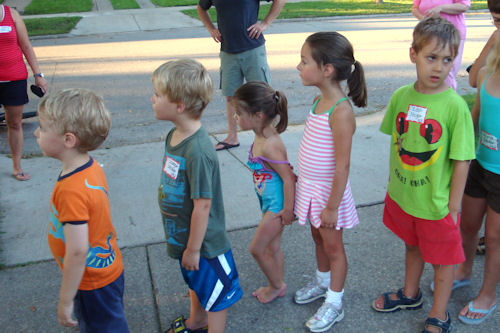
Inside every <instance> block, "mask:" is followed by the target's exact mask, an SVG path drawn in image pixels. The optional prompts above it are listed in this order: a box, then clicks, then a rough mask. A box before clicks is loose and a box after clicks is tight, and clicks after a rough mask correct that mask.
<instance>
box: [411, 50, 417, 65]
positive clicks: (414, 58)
mask: <svg viewBox="0 0 500 333" xmlns="http://www.w3.org/2000/svg"><path fill="white" fill-rule="evenodd" d="M410 60H411V62H412V63H416V62H417V51H415V49H414V48H413V47H410Z"/></svg>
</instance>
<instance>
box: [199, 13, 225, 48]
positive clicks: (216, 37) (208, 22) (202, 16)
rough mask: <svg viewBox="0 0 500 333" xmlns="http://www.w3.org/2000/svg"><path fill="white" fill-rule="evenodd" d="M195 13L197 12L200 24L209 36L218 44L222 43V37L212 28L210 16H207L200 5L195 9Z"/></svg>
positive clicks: (216, 29) (217, 30)
mask: <svg viewBox="0 0 500 333" xmlns="http://www.w3.org/2000/svg"><path fill="white" fill-rule="evenodd" d="M196 11H197V12H198V17H199V18H200V20H201V22H202V23H203V25H204V26H205V28H206V29H207V30H208V32H209V33H210V36H212V38H213V39H214V40H215V41H216V42H217V43H220V42H221V41H222V36H221V34H220V31H219V29H218V28H216V27H215V26H214V24H213V23H212V20H211V19H210V15H208V10H205V9H203V8H202V7H201V6H200V4H198V6H197V7H196Z"/></svg>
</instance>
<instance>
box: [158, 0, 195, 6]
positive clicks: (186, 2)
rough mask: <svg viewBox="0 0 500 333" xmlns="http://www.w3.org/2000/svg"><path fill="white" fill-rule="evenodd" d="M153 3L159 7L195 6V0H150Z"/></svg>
mask: <svg viewBox="0 0 500 333" xmlns="http://www.w3.org/2000/svg"><path fill="white" fill-rule="evenodd" d="M151 3H152V4H153V5H157V6H160V7H176V6H196V5H197V4H198V1H197V0H151Z"/></svg>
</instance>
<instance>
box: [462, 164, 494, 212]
mask: <svg viewBox="0 0 500 333" xmlns="http://www.w3.org/2000/svg"><path fill="white" fill-rule="evenodd" d="M464 192H465V194H467V195H468V196H471V197H473V198H486V202H487V204H488V206H490V207H491V209H493V210H494V211H495V212H497V213H499V214H500V175H499V174H496V173H494V172H491V171H488V170H486V169H485V168H483V167H482V166H481V164H479V162H478V161H477V160H473V161H472V162H471V164H470V168H469V175H468V176H467V183H466V185H465V191H464Z"/></svg>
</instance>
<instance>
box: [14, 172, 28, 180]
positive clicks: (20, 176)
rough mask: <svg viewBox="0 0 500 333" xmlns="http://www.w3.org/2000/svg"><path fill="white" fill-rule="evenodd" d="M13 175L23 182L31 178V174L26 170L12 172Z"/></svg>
mask: <svg viewBox="0 0 500 333" xmlns="http://www.w3.org/2000/svg"><path fill="white" fill-rule="evenodd" d="M12 177H14V178H15V179H16V180H19V181H21V182H22V181H25V180H29V179H30V175H29V174H28V173H25V172H24V171H21V172H18V173H15V174H12Z"/></svg>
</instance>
